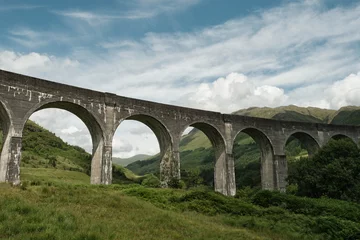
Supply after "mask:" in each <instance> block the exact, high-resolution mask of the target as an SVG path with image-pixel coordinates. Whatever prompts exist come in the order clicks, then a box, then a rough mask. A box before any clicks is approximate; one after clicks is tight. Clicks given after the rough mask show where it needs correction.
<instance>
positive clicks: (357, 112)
mask: <svg viewBox="0 0 360 240" xmlns="http://www.w3.org/2000/svg"><path fill="white" fill-rule="evenodd" d="M234 114H239V115H244V116H251V117H261V118H271V119H277V120H287V121H303V122H315V123H332V124H352V125H360V107H354V106H348V107H343V108H341V109H339V110H338V111H336V110H330V109H321V108H314V107H307V108H304V107H298V106H294V105H290V106H283V107H277V108H268V107H263V108H258V107H252V108H248V109H242V110H238V111H236V112H234ZM235 142H236V143H235V146H234V159H235V169H236V170H235V171H236V173H235V175H236V178H237V179H236V183H237V185H238V187H241V186H259V185H260V160H259V159H260V150H259V148H258V147H257V145H256V143H255V142H254V140H253V139H252V138H251V137H249V136H248V135H247V134H244V133H241V134H239V135H238V137H237V138H236V140H235ZM286 152H287V156H288V158H289V159H290V160H294V159H298V158H299V157H306V156H307V151H306V150H305V149H304V148H302V147H301V144H300V142H298V141H297V140H296V139H295V140H293V141H292V142H290V143H288V144H287V147H286ZM180 159H181V175H182V178H183V179H184V180H186V176H187V175H188V174H189V172H191V171H193V170H194V169H197V170H198V171H199V172H200V173H199V175H200V176H201V177H202V178H203V180H204V182H205V183H206V184H207V185H212V184H213V183H212V182H213V163H214V159H215V156H214V152H213V150H212V147H211V143H210V141H209V140H208V138H207V137H206V136H205V134H204V133H202V132H201V131H199V130H197V129H193V130H192V131H190V132H189V133H188V134H187V135H184V136H183V138H182V140H181V142H180ZM159 161H160V159H159V157H158V156H154V157H152V158H148V159H147V160H143V161H136V162H134V163H131V164H129V165H128V166H127V168H129V169H130V170H132V171H133V172H135V173H136V174H146V173H155V174H158V171H159V164H160V163H159ZM183 176H185V178H184V177H183Z"/></svg>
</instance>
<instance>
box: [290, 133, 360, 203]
mask: <svg viewBox="0 0 360 240" xmlns="http://www.w3.org/2000/svg"><path fill="white" fill-rule="evenodd" d="M359 161H360V150H359V149H358V148H357V146H356V144H354V143H353V142H352V141H351V140H348V139H339V140H331V141H329V143H328V144H327V145H325V146H324V147H323V148H322V149H321V150H320V151H319V152H318V153H317V154H315V156H314V157H313V158H309V159H302V160H301V161H298V162H295V163H293V164H292V171H291V172H289V173H290V174H289V178H288V181H289V183H291V184H296V185H297V186H298V194H299V195H301V196H308V197H316V198H319V197H322V196H327V197H330V198H336V199H341V200H350V201H356V202H360V177H359V176H360V164H359Z"/></svg>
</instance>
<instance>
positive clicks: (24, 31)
mask: <svg viewBox="0 0 360 240" xmlns="http://www.w3.org/2000/svg"><path fill="white" fill-rule="evenodd" d="M0 29H1V30H2V34H1V35H0V69H3V70H7V71H13V72H16V73H21V74H26V75H30V76H34V77H39V78H45V79H48V80H51V81H55V82H60V83H66V84H71V85H75V86H79V87H83V88H89V89H93V90H97V91H104V92H112V93H116V94H118V95H122V96H127V97H133V98H139V99H144V100H150V101H155V102H161V103H167V104H174V105H179V106H185V107H193V108H200V109H205V110H212V111H219V112H222V113H231V112H233V111H236V110H239V109H242V108H248V107H254V106H256V107H264V106H267V107H276V106H283V105H290V104H294V105H298V106H304V107H307V106H313V107H320V108H330V109H338V108H340V107H342V106H346V105H359V104H360V31H359V29H360V2H358V1H351V0H341V1H336V0H298V1H285V0H272V1H268V0H252V1H238V0H108V1H96V0H78V1H68V0H66V1H65V0H64V1H46V0H33V1H31V3H30V1H24V0H23V1H19V0H11V1H5V0H0ZM30 119H32V120H34V121H35V122H37V123H39V124H40V125H42V126H44V127H46V128H48V129H49V130H51V131H53V132H55V134H56V135H57V136H60V137H61V138H63V139H64V140H65V141H66V142H68V143H70V144H74V145H79V146H81V147H83V148H85V149H86V150H87V151H89V152H90V151H91V149H92V146H91V141H90V134H89V132H88V130H87V129H86V127H85V125H84V124H83V123H82V122H81V121H80V120H79V119H78V118H77V117H76V116H74V115H72V114H71V113H68V112H66V111H62V110H56V109H46V110H41V111H39V112H36V113H34V114H33V115H32V116H31V118H30ZM64 119H66V120H64ZM158 151H159V147H158V143H157V140H156V137H155V135H154V134H153V133H152V132H151V130H150V129H149V128H147V127H146V126H145V125H143V124H141V123H139V122H134V121H125V122H124V123H122V124H121V125H120V127H119V129H118V130H117V132H116V134H115V137H114V148H113V155H114V156H117V157H130V156H132V155H135V154H139V153H145V154H155V153H157V152H158Z"/></svg>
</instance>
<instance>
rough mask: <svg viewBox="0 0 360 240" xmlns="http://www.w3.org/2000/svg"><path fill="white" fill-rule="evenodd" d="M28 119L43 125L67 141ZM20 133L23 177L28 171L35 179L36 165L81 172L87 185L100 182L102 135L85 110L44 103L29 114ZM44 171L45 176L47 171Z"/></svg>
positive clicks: (71, 106)
mask: <svg viewBox="0 0 360 240" xmlns="http://www.w3.org/2000/svg"><path fill="white" fill-rule="evenodd" d="M49 116H51V117H49ZM29 120H34V121H35V122H38V123H39V124H41V125H44V127H47V128H49V130H50V131H54V132H55V134H56V135H59V136H61V137H63V138H64V140H65V141H66V142H64V141H63V140H60V139H59V138H58V137H57V136H56V135H55V134H53V133H51V132H48V131H47V130H46V129H44V128H42V126H41V127H40V126H39V125H38V124H37V123H35V122H33V121H29ZM22 133H23V135H22V136H23V137H22V156H21V162H20V164H21V167H22V168H23V170H25V171H23V170H22V172H21V175H22V176H24V177H28V176H29V174H27V173H30V172H31V173H32V174H31V175H33V176H34V175H35V176H36V170H34V169H32V168H33V167H34V166H36V167H37V168H39V167H40V168H48V169H54V168H55V169H61V170H71V171H73V172H82V173H85V174H86V175H90V179H89V180H88V181H87V180H85V179H87V178H86V177H84V178H83V180H85V181H86V182H88V183H92V184H100V183H103V178H104V176H103V175H104V174H103V169H102V168H103V166H102V160H103V147H104V134H103V130H102V128H101V126H100V124H99V122H98V121H97V120H96V118H95V117H94V115H93V114H91V113H90V112H89V111H88V110H87V109H85V108H84V107H82V106H80V105H77V104H75V103H71V102H66V101H61V102H50V103H45V104H44V105H42V106H40V107H38V108H37V109H32V110H30V111H29V112H28V114H27V115H26V116H25V118H24V120H23V128H22ZM68 142H69V143H68ZM71 144H72V145H71ZM74 145H75V146H74ZM79 145H80V147H79ZM85 149H86V150H85ZM43 171H44V174H47V173H46V171H47V170H43ZM50 172H51V171H50ZM52 174H56V172H53V173H52ZM59 174H60V175H61V173H60V172H59ZM69 174H73V173H69ZM53 177H56V176H55V175H53Z"/></svg>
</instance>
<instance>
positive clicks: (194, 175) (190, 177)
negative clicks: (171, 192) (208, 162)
mask: <svg viewBox="0 0 360 240" xmlns="http://www.w3.org/2000/svg"><path fill="white" fill-rule="evenodd" d="M181 179H182V180H183V181H184V182H185V185H186V187H187V188H192V187H198V186H200V185H202V184H203V183H204V180H203V179H202V177H201V176H200V170H199V169H193V170H182V171H181Z"/></svg>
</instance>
